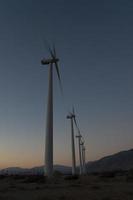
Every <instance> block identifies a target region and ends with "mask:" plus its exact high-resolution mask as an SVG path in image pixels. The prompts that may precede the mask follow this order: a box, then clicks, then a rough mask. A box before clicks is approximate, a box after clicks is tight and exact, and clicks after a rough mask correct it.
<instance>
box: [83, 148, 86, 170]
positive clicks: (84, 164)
mask: <svg viewBox="0 0 133 200" xmlns="http://www.w3.org/2000/svg"><path fill="white" fill-rule="evenodd" d="M85 151H86V148H85V146H84V145H83V166H84V168H83V173H84V174H86V158H85V156H86V155H85Z"/></svg>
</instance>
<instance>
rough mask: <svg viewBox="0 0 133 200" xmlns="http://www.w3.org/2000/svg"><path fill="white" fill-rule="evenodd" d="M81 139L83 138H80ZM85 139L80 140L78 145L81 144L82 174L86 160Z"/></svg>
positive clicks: (84, 171) (84, 172) (84, 170)
mask: <svg viewBox="0 0 133 200" xmlns="http://www.w3.org/2000/svg"><path fill="white" fill-rule="evenodd" d="M82 139H83V138H82ZM84 143H85V141H84V140H82V141H81V143H80V145H81V153H82V165H83V174H86V160H85V151H86V149H85V145H84Z"/></svg>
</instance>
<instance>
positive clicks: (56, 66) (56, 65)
mask: <svg viewBox="0 0 133 200" xmlns="http://www.w3.org/2000/svg"><path fill="white" fill-rule="evenodd" d="M55 68H56V72H57V76H58V80H59V85H60V90H61V93H62V95H63V87H62V82H61V77H60V72H59V67H58V64H57V62H55Z"/></svg>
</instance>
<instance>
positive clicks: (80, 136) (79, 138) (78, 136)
mask: <svg viewBox="0 0 133 200" xmlns="http://www.w3.org/2000/svg"><path fill="white" fill-rule="evenodd" d="M73 113H74V116H75V111H74V107H73ZM74 123H75V126H76V128H77V131H78V135H76V138H77V139H78V147H79V162H80V174H82V173H83V164H82V152H81V150H82V149H81V145H80V143H81V139H82V135H81V133H80V130H79V127H78V124H77V121H76V117H74Z"/></svg>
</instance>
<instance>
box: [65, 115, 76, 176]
mask: <svg viewBox="0 0 133 200" xmlns="http://www.w3.org/2000/svg"><path fill="white" fill-rule="evenodd" d="M67 119H70V121H71V146H72V175H75V174H76V159H75V142H74V126H73V122H74V121H73V120H74V119H75V114H74V112H72V113H71V112H70V113H69V115H67Z"/></svg>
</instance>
